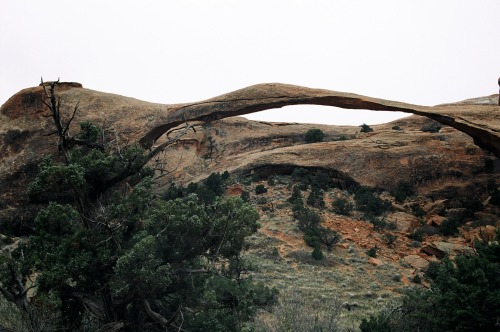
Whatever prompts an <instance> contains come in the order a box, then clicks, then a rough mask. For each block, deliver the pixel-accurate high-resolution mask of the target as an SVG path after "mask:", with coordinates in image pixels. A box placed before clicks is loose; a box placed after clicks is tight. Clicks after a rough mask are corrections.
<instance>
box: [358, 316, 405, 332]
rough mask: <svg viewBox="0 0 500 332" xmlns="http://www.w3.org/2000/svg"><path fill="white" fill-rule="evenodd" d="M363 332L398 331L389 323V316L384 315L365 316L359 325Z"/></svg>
mask: <svg viewBox="0 0 500 332" xmlns="http://www.w3.org/2000/svg"><path fill="white" fill-rule="evenodd" d="M359 328H360V330H361V332H396V330H394V329H393V328H392V327H391V326H390V323H389V319H388V317H385V316H383V315H378V316H370V317H369V318H363V320H362V321H361V324H360V325H359Z"/></svg>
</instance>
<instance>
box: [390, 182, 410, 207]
mask: <svg viewBox="0 0 500 332" xmlns="http://www.w3.org/2000/svg"><path fill="white" fill-rule="evenodd" d="M414 194H415V186H414V185H413V184H412V183H411V182H407V181H399V182H398V184H397V186H396V188H395V189H394V190H393V192H392V195H393V196H394V198H395V199H396V201H397V202H399V203H402V202H403V201H404V200H405V199H406V198H408V197H410V196H413V195H414Z"/></svg>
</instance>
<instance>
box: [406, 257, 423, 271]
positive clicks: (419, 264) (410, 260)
mask: <svg viewBox="0 0 500 332" xmlns="http://www.w3.org/2000/svg"><path fill="white" fill-rule="evenodd" d="M403 260H404V261H405V263H407V264H410V265H411V266H412V267H413V268H415V269H419V270H423V269H426V268H427V266H429V262H428V261H427V260H426V259H424V258H422V257H420V256H419V255H408V256H405V257H404V258H403Z"/></svg>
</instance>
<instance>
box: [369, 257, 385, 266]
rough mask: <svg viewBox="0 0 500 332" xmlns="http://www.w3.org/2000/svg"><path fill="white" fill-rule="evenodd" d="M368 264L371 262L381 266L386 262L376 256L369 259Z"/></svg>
mask: <svg viewBox="0 0 500 332" xmlns="http://www.w3.org/2000/svg"><path fill="white" fill-rule="evenodd" d="M368 264H371V265H373V266H379V265H383V264H384V262H382V261H381V260H380V259H378V258H374V257H370V258H369V259H368Z"/></svg>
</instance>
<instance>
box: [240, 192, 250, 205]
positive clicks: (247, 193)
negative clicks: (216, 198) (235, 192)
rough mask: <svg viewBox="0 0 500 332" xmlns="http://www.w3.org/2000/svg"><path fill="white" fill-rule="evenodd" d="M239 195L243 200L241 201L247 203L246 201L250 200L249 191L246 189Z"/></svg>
mask: <svg viewBox="0 0 500 332" xmlns="http://www.w3.org/2000/svg"><path fill="white" fill-rule="evenodd" d="M240 197H241V199H242V200H243V202H247V203H248V201H249V200H250V193H249V192H248V191H244V192H242V193H241V195H240Z"/></svg>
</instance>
